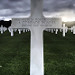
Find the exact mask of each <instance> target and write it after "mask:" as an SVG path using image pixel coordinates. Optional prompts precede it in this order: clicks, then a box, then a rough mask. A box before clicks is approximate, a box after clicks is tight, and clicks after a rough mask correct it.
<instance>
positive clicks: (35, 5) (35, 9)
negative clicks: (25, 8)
mask: <svg viewBox="0 0 75 75" xmlns="http://www.w3.org/2000/svg"><path fill="white" fill-rule="evenodd" d="M42 11H43V0H31V17H36V18H38V17H43V12H42Z"/></svg>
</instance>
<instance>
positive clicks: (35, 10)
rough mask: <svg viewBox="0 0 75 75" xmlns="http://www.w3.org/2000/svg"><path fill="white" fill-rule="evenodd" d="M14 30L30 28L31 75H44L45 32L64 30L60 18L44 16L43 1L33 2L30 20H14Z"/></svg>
mask: <svg viewBox="0 0 75 75" xmlns="http://www.w3.org/2000/svg"><path fill="white" fill-rule="evenodd" d="M11 28H12V31H11V33H12V36H13V29H21V28H22V29H24V28H28V29H29V30H30V32H31V42H30V46H31V47H30V75H44V55H43V54H44V53H43V52H44V51H43V31H44V30H45V29H46V28H55V29H61V28H62V21H61V19H60V18H45V17H44V16H43V0H31V16H30V17H29V18H12V24H11Z"/></svg>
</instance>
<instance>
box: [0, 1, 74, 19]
mask: <svg viewBox="0 0 75 75" xmlns="http://www.w3.org/2000/svg"><path fill="white" fill-rule="evenodd" d="M30 11H31V7H30V0H0V19H11V18H12V17H26V16H28V15H30ZM43 13H44V15H45V16H46V17H51V16H54V17H55V16H57V17H58V16H61V17H62V18H63V20H66V19H70V20H75V0H44V4H43Z"/></svg>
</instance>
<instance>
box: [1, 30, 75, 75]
mask: <svg viewBox="0 0 75 75" xmlns="http://www.w3.org/2000/svg"><path fill="white" fill-rule="evenodd" d="M44 62H45V63H44V71H45V74H44V75H75V35H73V34H72V33H71V32H68V33H67V34H66V37H62V33H58V35H55V34H54V33H53V34H52V33H49V32H45V31H44ZM0 66H2V67H0V75H30V32H28V33H22V34H21V35H19V34H18V32H16V33H15V35H14V36H13V37H11V36H10V33H9V32H8V31H6V32H5V33H4V34H2V35H1V34H0Z"/></svg>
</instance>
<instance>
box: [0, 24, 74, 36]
mask: <svg viewBox="0 0 75 75" xmlns="http://www.w3.org/2000/svg"><path fill="white" fill-rule="evenodd" d="M6 30H8V31H9V32H10V33H11V36H14V33H13V32H16V31H18V32H19V34H21V32H22V31H23V32H24V33H25V32H29V31H30V30H29V29H27V28H26V29H12V28H11V26H10V27H9V28H8V29H7V28H6V27H3V25H1V27H0V31H1V34H3V32H5V31H6ZM68 30H70V31H71V32H72V33H73V34H75V26H72V27H71V28H68V27H67V26H65V24H63V26H62V28H61V29H53V28H52V29H49V28H48V29H45V31H47V32H51V33H54V32H55V34H57V33H58V31H60V32H63V37H65V34H66V33H67V32H68Z"/></svg>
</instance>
